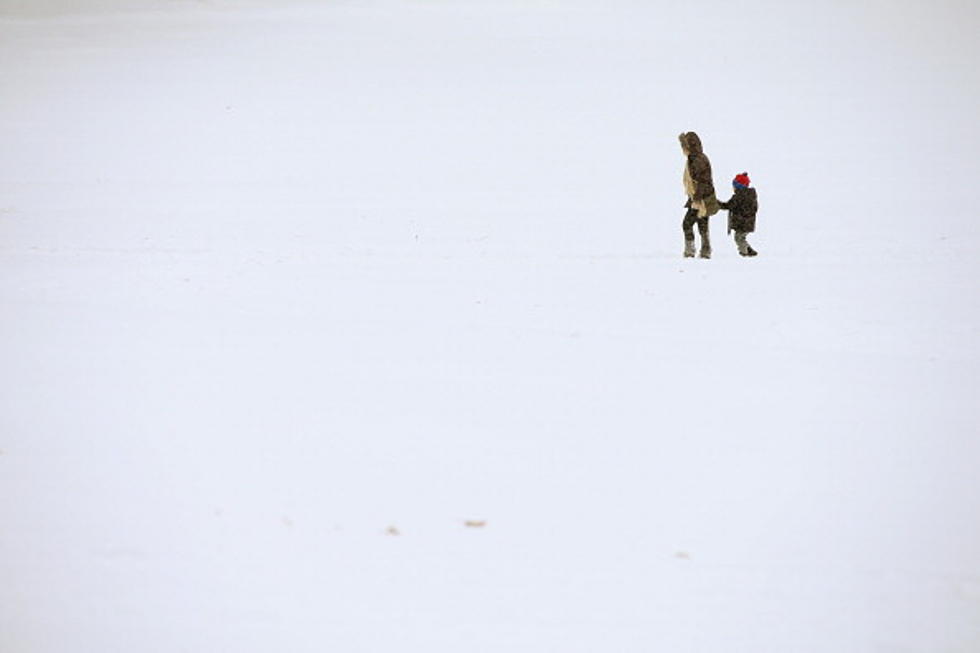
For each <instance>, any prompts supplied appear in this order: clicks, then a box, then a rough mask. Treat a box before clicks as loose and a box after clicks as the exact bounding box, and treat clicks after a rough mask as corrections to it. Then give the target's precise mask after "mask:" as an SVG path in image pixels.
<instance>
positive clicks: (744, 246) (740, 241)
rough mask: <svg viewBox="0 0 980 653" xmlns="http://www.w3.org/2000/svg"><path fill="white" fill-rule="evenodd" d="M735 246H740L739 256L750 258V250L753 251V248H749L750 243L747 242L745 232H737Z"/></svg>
mask: <svg viewBox="0 0 980 653" xmlns="http://www.w3.org/2000/svg"><path fill="white" fill-rule="evenodd" d="M735 244H736V245H737V246H738V253H739V254H741V255H742V256H749V250H750V249H752V248H751V247H749V243H748V241H747V240H745V232H744V231H736V232H735Z"/></svg>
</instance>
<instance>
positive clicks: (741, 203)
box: [718, 172, 759, 256]
mask: <svg viewBox="0 0 980 653" xmlns="http://www.w3.org/2000/svg"><path fill="white" fill-rule="evenodd" d="M732 189H733V190H734V194H733V195H732V198H731V199H730V200H728V201H727V202H719V203H718V204H719V206H721V208H722V209H726V210H727V211H728V233H732V232H733V231H734V232H735V244H736V245H737V246H738V253H739V254H741V255H742V256H755V255H757V254H758V252H757V251H755V250H754V249H752V245H749V241H748V240H746V239H745V236H746V234H750V233H752V232H753V231H755V214H756V212H757V211H758V210H759V199H758V196H757V195H756V192H755V189H754V188H752V182H751V181H750V180H749V173H747V172H743V173H742V174H740V175H735V179H734V180H732Z"/></svg>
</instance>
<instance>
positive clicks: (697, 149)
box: [678, 132, 703, 156]
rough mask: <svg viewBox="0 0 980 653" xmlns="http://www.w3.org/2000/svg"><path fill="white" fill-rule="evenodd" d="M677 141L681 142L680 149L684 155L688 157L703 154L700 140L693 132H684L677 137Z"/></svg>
mask: <svg viewBox="0 0 980 653" xmlns="http://www.w3.org/2000/svg"><path fill="white" fill-rule="evenodd" d="M678 139H679V140H680V142H681V149H683V150H684V153H685V154H687V155H688V156H690V155H692V154H702V153H703V150H702V149H701V138H700V137H699V136H698V135H697V134H695V133H694V132H684V133H683V134H681V135H680V136H678Z"/></svg>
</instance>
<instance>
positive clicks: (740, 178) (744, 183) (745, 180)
mask: <svg viewBox="0 0 980 653" xmlns="http://www.w3.org/2000/svg"><path fill="white" fill-rule="evenodd" d="M751 185H752V181H751V180H750V179H749V173H747V172H743V173H742V174H739V175H735V179H734V180H733V181H732V186H735V187H737V188H748V187H749V186H751Z"/></svg>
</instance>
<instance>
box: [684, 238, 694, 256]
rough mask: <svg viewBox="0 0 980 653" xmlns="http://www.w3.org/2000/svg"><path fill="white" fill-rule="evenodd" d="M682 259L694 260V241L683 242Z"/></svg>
mask: <svg viewBox="0 0 980 653" xmlns="http://www.w3.org/2000/svg"><path fill="white" fill-rule="evenodd" d="M684 258H694V239H693V238H692V239H690V240H685V241H684Z"/></svg>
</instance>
